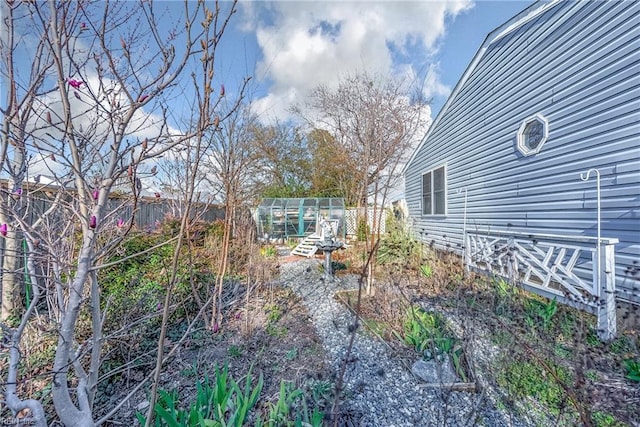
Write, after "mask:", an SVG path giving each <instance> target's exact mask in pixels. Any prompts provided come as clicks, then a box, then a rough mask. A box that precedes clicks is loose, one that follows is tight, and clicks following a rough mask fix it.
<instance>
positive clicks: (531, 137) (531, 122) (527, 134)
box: [517, 113, 549, 156]
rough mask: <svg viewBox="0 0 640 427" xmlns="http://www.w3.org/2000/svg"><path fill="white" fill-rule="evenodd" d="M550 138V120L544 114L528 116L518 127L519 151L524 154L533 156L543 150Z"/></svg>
mask: <svg viewBox="0 0 640 427" xmlns="http://www.w3.org/2000/svg"><path fill="white" fill-rule="evenodd" d="M548 138H549V121H548V120H547V119H546V117H544V116H543V115H542V114H539V113H538V114H536V115H533V116H531V117H527V118H526V119H524V120H523V121H522V124H521V125H520V129H518V136H517V141H518V151H520V152H521V153H522V155H523V156H533V155H535V154H538V153H539V152H540V150H542V146H543V145H544V143H545V142H547V139H548Z"/></svg>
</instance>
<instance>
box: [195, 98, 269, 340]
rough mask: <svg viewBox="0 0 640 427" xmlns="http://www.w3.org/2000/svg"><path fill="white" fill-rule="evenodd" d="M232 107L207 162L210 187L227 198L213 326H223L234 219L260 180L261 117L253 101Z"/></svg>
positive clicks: (214, 138) (215, 133) (215, 134)
mask: <svg viewBox="0 0 640 427" xmlns="http://www.w3.org/2000/svg"><path fill="white" fill-rule="evenodd" d="M227 111H230V115H229V117H228V120H227V121H226V122H225V123H224V126H222V125H221V126H218V127H217V128H216V129H214V131H213V132H212V134H211V145H210V147H209V152H208V156H207V161H206V162H205V167H206V170H207V172H208V174H207V177H208V181H209V183H210V185H211V187H214V188H215V187H219V188H220V189H221V196H222V198H223V200H224V212H225V214H224V228H223V238H222V247H221V257H220V265H219V266H218V280H217V283H216V292H215V295H214V300H213V301H214V302H213V305H212V316H211V328H212V329H213V330H214V331H217V330H218V328H220V327H221V326H222V307H221V303H222V290H223V286H224V282H225V276H226V274H227V271H228V268H229V249H230V246H231V240H232V238H233V234H234V221H235V219H236V218H237V217H238V215H239V213H240V212H239V211H240V210H241V209H248V208H249V207H250V203H251V202H252V201H253V199H254V198H255V196H256V190H255V189H256V187H255V184H256V183H257V182H258V181H259V177H258V168H257V166H258V165H259V163H260V156H259V150H258V147H257V145H256V132H257V131H258V129H259V124H258V120H257V118H256V117H255V115H254V114H253V113H252V112H251V109H250V104H248V103H245V104H243V105H242V107H241V108H239V109H237V110H234V109H231V110H229V108H228V107H227Z"/></svg>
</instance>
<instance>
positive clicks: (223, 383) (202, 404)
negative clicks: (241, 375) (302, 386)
mask: <svg viewBox="0 0 640 427" xmlns="http://www.w3.org/2000/svg"><path fill="white" fill-rule="evenodd" d="M254 382H255V381H254V380H253V377H252V375H251V371H249V373H248V374H247V375H246V377H245V381H244V385H243V386H242V387H241V385H240V384H238V383H237V382H236V381H235V380H234V379H233V378H231V377H230V376H229V372H228V368H227V367H226V366H225V367H224V368H223V369H222V370H219V369H218V367H217V366H216V367H215V382H213V383H212V382H211V380H210V379H209V377H206V376H205V378H204V380H203V381H202V382H200V383H198V385H197V392H196V399H195V402H193V403H192V404H191V405H190V406H189V408H188V409H183V408H182V407H181V406H180V405H179V396H178V392H177V391H175V390H174V391H172V392H170V393H169V392H167V391H164V390H160V391H159V392H158V395H159V397H158V402H157V403H156V406H155V408H154V411H155V422H154V425H155V426H156V427H164V426H169V427H195V426H204V427H227V426H233V427H241V426H243V425H245V422H246V421H247V417H248V415H249V411H251V409H252V408H253V407H254V406H255V404H256V403H257V401H258V397H259V396H260V393H261V392H262V387H263V384H264V383H263V379H262V375H261V376H260V378H259V379H258V381H257V382H255V383H256V384H255V386H254V385H253V383H254ZM136 417H137V419H138V422H140V424H141V425H145V423H146V417H145V416H144V415H142V414H141V413H137V414H136Z"/></svg>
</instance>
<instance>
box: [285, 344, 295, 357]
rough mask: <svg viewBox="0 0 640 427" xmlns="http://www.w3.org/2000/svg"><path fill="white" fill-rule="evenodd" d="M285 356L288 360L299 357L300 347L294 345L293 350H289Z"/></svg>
mask: <svg viewBox="0 0 640 427" xmlns="http://www.w3.org/2000/svg"><path fill="white" fill-rule="evenodd" d="M285 357H286V358H287V360H293V359H295V358H296V357H298V349H297V348H295V347H294V348H292V349H291V350H289V351H287V354H286V355H285Z"/></svg>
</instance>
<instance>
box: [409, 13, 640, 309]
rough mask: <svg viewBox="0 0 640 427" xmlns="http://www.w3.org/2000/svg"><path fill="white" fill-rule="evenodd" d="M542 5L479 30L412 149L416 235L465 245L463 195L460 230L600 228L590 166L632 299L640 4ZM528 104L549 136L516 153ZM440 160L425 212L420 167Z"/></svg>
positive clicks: (639, 186) (637, 256) (638, 234)
mask: <svg viewBox="0 0 640 427" xmlns="http://www.w3.org/2000/svg"><path fill="white" fill-rule="evenodd" d="M535 7H541V6H540V4H536V5H534V6H533V7H532V8H535ZM530 9H531V8H530ZM541 10H542V12H540V13H538V14H532V13H527V14H526V16H527V19H522V17H523V16H525V15H522V16H520V17H516V18H514V20H512V21H510V22H508V23H507V24H505V25H504V26H503V27H501V28H499V29H497V30H496V31H494V32H493V33H491V34H490V35H489V36H488V37H487V40H486V41H485V43H484V45H483V47H482V48H481V49H480V50H479V52H478V54H477V55H476V57H475V58H474V61H473V63H472V64H471V66H470V67H469V68H468V69H467V72H466V73H465V75H464V76H463V79H462V80H461V82H460V83H459V84H458V86H456V89H455V90H454V92H453V94H452V96H451V97H450V99H449V100H448V102H447V104H446V105H445V107H444V108H443V110H442V111H441V113H440V114H439V115H438V117H437V118H436V120H435V122H434V124H433V125H432V127H431V128H430V130H429V132H428V133H427V136H426V137H425V139H424V140H423V142H422V143H421V145H420V146H419V147H418V149H417V150H416V152H414V155H413V156H412V158H411V160H410V162H409V164H408V165H407V167H406V168H405V186H406V188H405V192H406V196H405V197H406V201H407V206H408V210H409V215H410V218H411V221H412V224H413V227H414V231H415V234H416V236H417V237H419V238H421V239H422V240H424V241H425V242H427V243H431V244H433V245H435V246H437V247H440V248H448V249H451V250H455V251H462V247H463V242H462V234H463V216H464V211H465V209H464V208H465V194H466V199H467V206H466V228H467V230H468V231H472V230H474V229H475V228H483V229H487V228H494V229H501V230H513V231H518V232H527V233H545V234H561V235H580V236H596V228H597V227H596V183H595V179H594V178H593V177H592V178H591V179H590V180H589V181H586V182H583V181H581V179H580V174H581V173H585V172H586V171H587V170H588V169H590V168H598V169H599V171H600V173H601V194H602V199H601V200H602V203H601V208H602V237H607V238H618V239H619V241H620V243H619V244H617V245H616V286H617V292H618V296H619V297H622V298H625V299H629V300H634V301H637V302H640V281H639V280H638V279H640V271H638V270H640V30H639V28H638V16H640V3H638V2H635V1H606V2H604V1H603V2H599V1H598V2H589V1H579V2H573V1H567V2H557V3H554V4H552V5H549V4H546V5H545V6H544V7H543V8H542V9H541ZM529 12H531V11H530V10H529ZM523 14H524V12H523ZM535 114H541V115H542V116H543V117H544V118H546V119H547V120H548V139H547V141H546V143H545V144H544V146H543V147H542V149H541V151H540V152H539V153H538V154H536V155H532V156H523V155H522V154H521V153H520V152H519V151H518V149H517V146H516V145H517V144H516V139H517V138H516V135H517V132H518V130H519V128H520V126H521V125H522V123H523V120H525V119H526V118H528V117H531V116H533V115H535ZM441 165H446V199H447V209H446V215H441V216H428V215H423V214H422V209H421V206H422V174H424V173H425V172H427V171H429V170H432V169H433V168H436V167H439V166H441Z"/></svg>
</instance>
